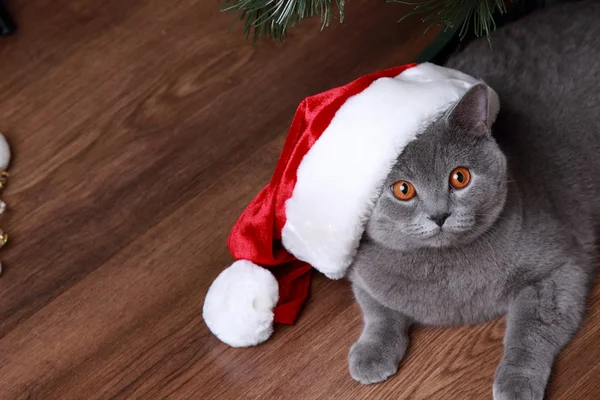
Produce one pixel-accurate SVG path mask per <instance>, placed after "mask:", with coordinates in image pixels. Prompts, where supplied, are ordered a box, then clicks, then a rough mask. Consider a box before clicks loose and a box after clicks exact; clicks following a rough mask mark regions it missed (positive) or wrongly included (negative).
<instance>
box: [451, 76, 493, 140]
mask: <svg viewBox="0 0 600 400" xmlns="http://www.w3.org/2000/svg"><path fill="white" fill-rule="evenodd" d="M499 108H500V106H499V101H498V95H497V94H496V92H495V91H494V90H492V89H491V88H490V87H489V86H488V85H486V84H485V83H478V84H477V85H475V86H473V87H472V88H471V89H469V91H468V92H467V93H466V94H465V95H464V96H463V98H462V99H460V101H459V102H458V104H457V105H456V106H455V107H454V109H453V110H452V111H451V113H450V116H449V118H448V119H449V121H450V125H451V126H455V127H457V128H459V129H461V130H465V131H468V132H472V133H473V134H476V135H484V134H485V133H487V132H488V130H489V129H490V127H491V126H492V124H493V123H494V120H495V119H496V115H497V114H498V110H499Z"/></svg>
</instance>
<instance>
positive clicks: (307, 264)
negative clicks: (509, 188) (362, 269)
mask: <svg viewBox="0 0 600 400" xmlns="http://www.w3.org/2000/svg"><path fill="white" fill-rule="evenodd" d="M477 83H479V81H478V80H476V79H474V78H473V77H471V76H469V75H466V74H464V73H461V72H459V71H456V70H453V69H449V68H445V67H440V66H436V65H433V64H430V63H424V64H409V65H403V66H399V67H396V68H391V69H388V70H384V71H380V72H377V73H374V74H371V75H367V76H363V77H361V78H359V79H357V80H355V81H353V82H352V83H350V84H348V85H345V86H342V87H338V88H335V89H332V90H329V91H327V92H324V93H321V94H318V95H316V96H312V97H308V98H306V99H305V100H304V101H303V102H302V103H301V104H300V106H299V107H298V109H297V111H296V115H295V116H294V119H293V121H292V125H291V128H290V130H289V133H288V137H287V140H286V142H285V145H284V148H283V151H282V153H281V156H280V158H279V161H278V163H277V167H276V169H275V174H274V175H273V178H272V179H271V182H270V183H269V184H268V185H267V186H266V187H265V188H264V189H263V190H262V191H261V192H260V193H259V194H258V196H256V198H254V200H252V202H251V203H250V205H248V207H247V208H246V209H245V211H244V212H243V213H242V215H241V217H240V218H239V220H238V221H237V223H236V224H235V226H234V227H233V230H232V232H231V235H230V236H229V249H230V251H231V254H232V255H233V257H234V258H235V259H236V260H238V261H236V262H234V263H233V265H231V266H230V267H229V268H227V269H225V271H223V272H222V273H221V274H220V275H219V276H218V277H217V278H216V279H215V281H214V282H213V284H212V286H211V287H210V289H209V291H208V293H207V295H206V300H205V302H204V309H203V316H204V321H205V322H206V324H207V325H208V327H209V329H210V330H211V331H212V332H213V333H214V334H215V335H216V336H217V337H218V338H219V339H220V340H222V341H223V342H225V343H227V344H229V345H230V346H234V347H245V346H253V345H256V344H258V343H261V342H263V341H265V340H266V339H268V338H269V336H270V335H271V333H272V332H273V322H276V323H283V324H292V323H294V321H295V320H296V317H297V315H298V313H299V312H300V310H301V308H302V305H303V303H304V302H305V300H306V298H307V296H308V292H309V287H310V276H311V275H310V270H311V267H314V268H315V269H317V270H318V271H320V272H322V273H323V274H325V275H326V276H327V277H329V278H331V279H339V278H342V277H344V275H345V272H346V269H347V268H348V266H349V265H350V264H351V263H352V260H353V258H354V256H355V254H356V250H357V247H358V244H359V241H360V239H361V236H362V234H363V231H364V227H365V224H366V222H367V220H368V219H369V215H370V213H371V211H372V208H373V204H374V202H375V201H376V199H377V197H378V195H379V193H380V192H381V186H382V185H383V182H384V180H385V179H386V177H387V175H388V174H389V172H390V170H391V168H392V166H393V165H394V163H395V161H396V159H397V157H398V154H400V152H401V151H402V149H403V148H404V147H405V146H406V144H407V143H409V142H410V141H411V140H414V139H415V138H416V137H417V135H419V133H421V132H422V131H423V130H424V129H425V128H426V127H427V125H428V124H430V123H431V122H433V121H435V120H436V119H437V118H439V117H440V116H442V115H443V114H444V113H446V112H448V111H449V110H450V109H451V108H452V107H453V106H454V105H455V104H456V103H457V102H458V100H460V98H461V97H462V96H463V95H464V94H465V93H466V92H467V91H468V89H469V88H470V87H472V86H473V85H475V84H477ZM489 94H490V95H489V104H490V119H491V120H493V119H494V117H495V116H496V114H497V112H498V109H499V101H498V96H497V95H496V93H495V92H494V91H493V90H492V89H491V88H490V89H489Z"/></svg>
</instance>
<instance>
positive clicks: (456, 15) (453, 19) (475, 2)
mask: <svg viewBox="0 0 600 400" xmlns="http://www.w3.org/2000/svg"><path fill="white" fill-rule="evenodd" d="M388 2H392V3H401V4H406V5H410V6H412V7H413V11H412V12H410V13H408V14H407V15H405V16H404V17H402V18H401V19H400V21H402V20H404V19H405V18H408V17H411V16H414V15H424V16H423V17H422V18H421V20H422V21H423V22H429V23H430V26H432V25H445V26H446V27H448V28H454V27H455V26H460V32H459V35H460V38H461V39H463V38H464V37H465V35H466V34H467V31H468V30H469V27H470V26H472V28H473V31H474V33H475V35H476V36H484V35H485V36H487V37H488V38H489V37H490V34H491V33H492V32H493V31H494V30H495V29H496V24H495V22H494V13H496V12H499V13H500V14H504V13H506V4H505V1H504V0H412V1H407V0H388Z"/></svg>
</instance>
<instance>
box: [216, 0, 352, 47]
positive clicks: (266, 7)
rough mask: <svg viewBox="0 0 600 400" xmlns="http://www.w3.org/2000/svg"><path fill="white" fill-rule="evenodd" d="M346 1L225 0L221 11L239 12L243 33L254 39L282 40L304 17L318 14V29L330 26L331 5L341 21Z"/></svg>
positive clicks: (331, 16)
mask: <svg viewBox="0 0 600 400" xmlns="http://www.w3.org/2000/svg"><path fill="white" fill-rule="evenodd" d="M344 1H345V0H224V4H225V8H223V10H222V11H225V12H233V13H236V14H238V16H239V18H240V19H241V20H245V22H244V33H245V34H246V36H250V35H252V36H253V37H254V39H255V40H256V39H263V38H275V39H280V40H281V39H284V38H285V37H286V35H287V31H288V29H290V28H294V27H295V26H296V24H297V23H298V22H299V21H300V20H301V19H304V18H309V17H312V16H315V15H318V16H319V17H320V18H321V22H322V25H321V29H323V28H325V27H327V26H329V24H330V23H331V19H332V18H333V14H334V4H333V3H335V7H336V8H337V10H338V14H339V19H340V22H342V21H343V20H344Z"/></svg>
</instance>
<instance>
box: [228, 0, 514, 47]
mask: <svg viewBox="0 0 600 400" xmlns="http://www.w3.org/2000/svg"><path fill="white" fill-rule="evenodd" d="M222 1H223V2H224V6H225V7H224V8H223V9H222V11H225V12H232V13H235V14H237V15H238V17H239V18H240V19H241V20H244V21H245V22H244V33H245V34H246V36H251V35H252V36H253V37H254V39H255V40H256V39H263V38H275V39H280V40H281V39H284V38H285V37H286V35H287V31H288V29H290V28H294V27H295V26H296V24H297V23H298V22H299V21H300V20H302V19H304V18H310V17H313V16H315V15H318V16H319V17H320V18H321V22H322V25H321V29H324V28H325V27H327V26H329V24H330V23H331V19H332V18H333V16H334V13H335V12H334V11H335V10H334V8H335V9H337V14H339V19H340V22H342V21H343V20H344V3H345V0H222ZM511 1H518V0H511ZM387 2H389V3H401V4H405V5H410V6H412V7H413V11H412V12H410V13H408V14H407V15H405V16H404V17H403V18H402V19H400V21H403V20H404V19H406V18H408V17H411V16H414V15H421V16H422V18H421V19H422V21H423V22H429V23H430V25H429V27H428V28H427V29H429V28H430V27H431V26H434V25H445V26H446V27H447V28H451V29H452V28H454V27H460V31H459V34H460V38H461V39H463V38H464V37H465V36H466V34H467V32H468V30H469V29H473V31H474V33H475V35H476V36H483V35H485V36H487V37H488V39H489V37H490V34H491V33H492V32H493V31H494V30H495V29H496V24H495V22H494V14H495V13H496V12H499V13H500V14H504V13H506V5H505V0H387Z"/></svg>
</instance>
